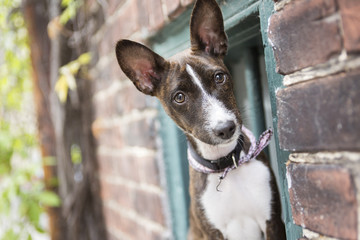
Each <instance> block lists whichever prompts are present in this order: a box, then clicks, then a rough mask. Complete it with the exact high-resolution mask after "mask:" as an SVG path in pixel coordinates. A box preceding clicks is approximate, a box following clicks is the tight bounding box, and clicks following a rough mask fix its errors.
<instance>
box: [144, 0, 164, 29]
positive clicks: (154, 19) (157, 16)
mask: <svg viewBox="0 0 360 240" xmlns="http://www.w3.org/2000/svg"><path fill="white" fill-rule="evenodd" d="M146 6H147V12H149V29H150V30H151V31H157V30H159V29H161V28H162V27H163V26H164V25H165V18H164V14H163V11H162V2H161V0H152V1H146Z"/></svg>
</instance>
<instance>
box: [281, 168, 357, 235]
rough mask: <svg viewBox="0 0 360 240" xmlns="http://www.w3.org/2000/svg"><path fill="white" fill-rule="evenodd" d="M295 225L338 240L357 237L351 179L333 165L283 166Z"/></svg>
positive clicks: (354, 197)
mask: <svg viewBox="0 0 360 240" xmlns="http://www.w3.org/2000/svg"><path fill="white" fill-rule="evenodd" d="M287 174H288V176H289V177H288V178H289V179H288V181H289V195H290V202H291V207H292V213H293V220H294V222H295V224H297V225H301V226H303V227H305V228H307V229H310V230H312V231H315V232H319V233H321V234H324V235H327V236H331V237H337V238H341V239H354V240H355V239H356V238H357V201H356V189H355V185H354V180H353V178H352V176H351V174H350V173H349V171H348V170H347V169H344V168H342V167H340V166H336V165H320V164H319V165H314V164H295V163H290V164H288V165H287Z"/></svg>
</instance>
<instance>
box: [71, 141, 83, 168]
mask: <svg viewBox="0 0 360 240" xmlns="http://www.w3.org/2000/svg"><path fill="white" fill-rule="evenodd" d="M70 153H71V161H72V162H73V163H74V164H80V163H81V162H82V155H81V149H80V147H79V145H77V144H73V145H71V150H70Z"/></svg>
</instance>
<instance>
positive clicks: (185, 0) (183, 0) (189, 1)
mask: <svg viewBox="0 0 360 240" xmlns="http://www.w3.org/2000/svg"><path fill="white" fill-rule="evenodd" d="M194 1H195V0H181V5H183V6H184V7H187V6H189V5H190V4H192V3H193V2H194Z"/></svg>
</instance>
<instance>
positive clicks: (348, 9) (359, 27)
mask: <svg viewBox="0 0 360 240" xmlns="http://www.w3.org/2000/svg"><path fill="white" fill-rule="evenodd" d="M338 4H339V6H340V11H341V18H342V23H343V29H344V46H345V49H346V51H348V52H349V53H354V52H360V14H359V12H360V2H359V0H338Z"/></svg>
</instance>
